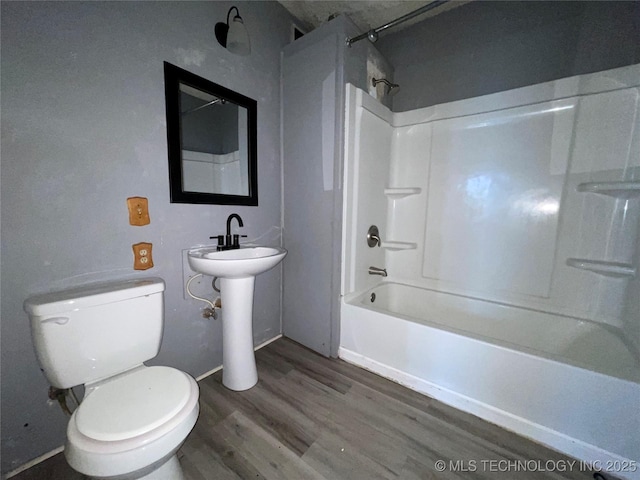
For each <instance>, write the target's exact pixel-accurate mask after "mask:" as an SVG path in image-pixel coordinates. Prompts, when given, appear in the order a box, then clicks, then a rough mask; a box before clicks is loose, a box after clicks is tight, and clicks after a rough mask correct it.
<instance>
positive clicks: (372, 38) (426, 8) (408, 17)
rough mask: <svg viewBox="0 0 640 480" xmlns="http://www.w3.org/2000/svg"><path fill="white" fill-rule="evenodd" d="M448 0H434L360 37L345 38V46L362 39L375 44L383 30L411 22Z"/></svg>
mask: <svg viewBox="0 0 640 480" xmlns="http://www.w3.org/2000/svg"><path fill="white" fill-rule="evenodd" d="M447 1H448V0H436V1H435V2H431V3H427V4H426V5H425V6H424V7H420V8H419V9H417V10H414V11H413V12H409V13H407V14H406V15H403V16H401V17H399V18H396V19H395V20H392V21H390V22H389V23H385V24H384V25H381V26H379V27H377V28H374V29H372V30H369V31H368V32H366V33H361V34H360V35H358V36H357V37H347V46H348V47H350V46H351V44H353V43H356V42H358V41H360V40H362V39H363V38H368V39H369V41H370V42H372V43H373V42H375V41H376V40H378V33H379V32H382V31H383V30H386V29H387V28H391V27H395V26H396V25H400V24H401V23H404V22H406V21H407V20H411V19H412V18H413V17H417V16H418V15H422V14H423V13H425V12H428V11H429V10H432V9H434V8H436V7H439V6H440V5H442V4H444V3H447Z"/></svg>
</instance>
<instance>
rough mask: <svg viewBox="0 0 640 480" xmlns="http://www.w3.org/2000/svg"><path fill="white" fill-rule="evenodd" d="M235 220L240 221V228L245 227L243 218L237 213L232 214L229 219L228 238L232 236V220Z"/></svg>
mask: <svg viewBox="0 0 640 480" xmlns="http://www.w3.org/2000/svg"><path fill="white" fill-rule="evenodd" d="M234 218H236V219H238V226H239V227H241V228H242V227H244V223H242V218H241V217H240V215H238V214H237V213H232V214H231V215H229V217H228V218H227V236H229V235H231V220H233V219H234Z"/></svg>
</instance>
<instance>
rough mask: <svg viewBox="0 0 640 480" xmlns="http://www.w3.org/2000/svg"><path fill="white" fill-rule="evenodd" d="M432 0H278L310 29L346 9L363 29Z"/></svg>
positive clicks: (465, 0)
mask: <svg viewBox="0 0 640 480" xmlns="http://www.w3.org/2000/svg"><path fill="white" fill-rule="evenodd" d="M431 1H432V0H419V1H416V0H351V1H337V0H279V2H280V3H281V4H282V5H283V6H284V7H285V8H286V9H287V10H289V12H290V13H291V14H292V15H293V16H294V17H296V18H297V19H298V20H300V21H301V22H302V24H303V25H300V27H301V28H303V29H306V30H307V31H309V30H313V29H315V28H317V27H319V26H320V25H322V24H323V23H325V22H326V21H327V20H328V18H329V17H330V16H332V15H333V16H335V15H339V14H342V13H346V14H347V15H348V16H349V18H351V20H353V22H354V23H355V24H356V25H357V26H358V28H359V29H360V30H361V31H362V32H366V31H369V30H371V29H372V28H376V27H379V26H381V25H384V24H386V23H389V22H390V21H392V20H395V19H396V18H398V17H401V16H403V15H405V14H407V13H409V12H412V11H414V10H417V9H418V8H420V7H422V6H424V5H426V4H428V3H431ZM469 1H470V0H461V1H457V0H454V1H450V2H448V3H446V4H444V5H441V6H439V7H436V8H434V9H433V10H429V11H428V12H426V13H424V14H422V15H418V16H417V17H415V18H413V19H411V20H409V21H407V22H405V23H402V24H401V25H398V26H397V27H394V28H395V30H396V31H397V30H399V29H402V28H406V27H408V26H409V25H412V24H414V23H417V22H419V21H421V20H424V19H425V18H429V17H433V16H436V15H439V14H440V13H443V12H446V11H447V10H451V9H452V8H456V7H459V6H460V5H463V4H465V3H468V2H469Z"/></svg>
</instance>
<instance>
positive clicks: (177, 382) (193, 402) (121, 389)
mask: <svg viewBox="0 0 640 480" xmlns="http://www.w3.org/2000/svg"><path fill="white" fill-rule="evenodd" d="M163 291H164V281H162V280H161V279H158V278H149V279H140V280H128V281H119V282H110V283H105V284H99V285H90V286H85V287H80V288H76V289H73V290H68V291H63V292H55V293H49V294H44V295H37V296H34V297H31V298H29V299H27V300H26V301H25V310H26V311H27V313H29V316H30V318H31V327H32V334H33V340H34V345H35V350H36V355H37V357H38V360H39V362H40V364H41V366H42V369H43V371H44V373H45V376H46V377H47V379H48V380H49V381H50V383H51V385H53V386H55V387H58V388H70V387H72V386H76V385H80V384H83V385H84V386H85V396H84V398H83V399H82V402H81V403H80V405H79V406H78V408H77V409H76V410H75V411H74V412H73V414H72V415H71V418H70V420H69V424H68V425H67V442H66V445H65V451H64V453H65V457H66V459H67V462H68V463H69V465H70V466H71V467H72V468H73V469H75V470H77V471H78V472H80V473H83V474H84V475H87V476H89V477H91V478H101V479H105V478H112V479H114V480H116V479H117V480H125V479H164V480H181V479H183V478H184V476H183V474H182V469H181V467H180V463H179V461H178V458H177V455H176V452H177V451H178V449H179V448H180V446H181V445H182V444H183V442H184V441H185V439H186V438H187V436H188V435H189V433H190V432H191V430H192V429H193V427H194V425H195V423H196V420H197V418H198V413H199V404H198V396H199V390H198V384H197V383H196V381H195V380H194V379H193V378H192V377H191V376H190V375H188V374H186V373H184V372H182V371H180V370H177V369H175V368H171V367H161V366H151V367H148V366H145V365H144V364H143V363H142V362H144V361H146V360H149V359H151V358H153V357H155V356H156V355H157V353H158V351H159V348H160V340H161V337H162V324H163V298H162V292H163Z"/></svg>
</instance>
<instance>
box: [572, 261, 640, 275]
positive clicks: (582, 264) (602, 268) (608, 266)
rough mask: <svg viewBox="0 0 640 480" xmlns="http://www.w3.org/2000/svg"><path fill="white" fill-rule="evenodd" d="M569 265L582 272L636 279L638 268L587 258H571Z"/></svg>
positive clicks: (626, 264)
mask: <svg viewBox="0 0 640 480" xmlns="http://www.w3.org/2000/svg"><path fill="white" fill-rule="evenodd" d="M567 265H569V266H570V267H574V268H579V269H580V270H589V271H590V272H595V273H599V274H600V275H605V276H607V277H617V278H623V277H627V278H634V277H635V276H636V267H634V266H633V265H630V264H628V263H618V262H605V261H602V260H587V259H585V258H569V259H567Z"/></svg>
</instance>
